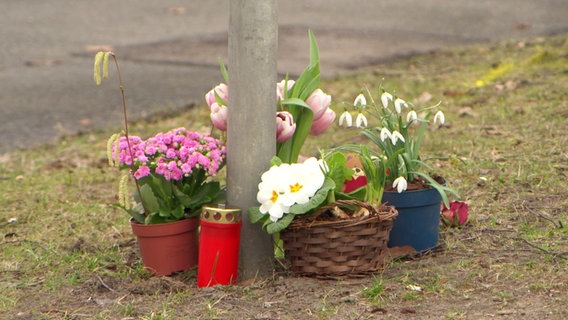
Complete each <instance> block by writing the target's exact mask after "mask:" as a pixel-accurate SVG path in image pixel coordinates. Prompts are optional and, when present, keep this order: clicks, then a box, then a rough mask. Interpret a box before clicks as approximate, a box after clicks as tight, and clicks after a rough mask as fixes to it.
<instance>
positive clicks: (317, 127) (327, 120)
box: [310, 108, 335, 136]
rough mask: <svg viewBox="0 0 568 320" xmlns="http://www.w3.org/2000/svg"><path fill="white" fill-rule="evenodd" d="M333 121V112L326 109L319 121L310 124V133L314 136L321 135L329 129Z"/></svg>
mask: <svg viewBox="0 0 568 320" xmlns="http://www.w3.org/2000/svg"><path fill="white" fill-rule="evenodd" d="M333 121H335V112H333V110H331V109H329V108H328V109H327V110H325V112H324V113H323V115H322V116H321V117H320V118H319V119H317V120H315V121H313V122H312V127H311V129H310V133H311V134H312V135H314V136H317V135H318V134H321V133H322V132H324V131H325V130H326V129H327V128H329V126H330V125H331V124H332V123H333Z"/></svg>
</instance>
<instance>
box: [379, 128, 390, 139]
mask: <svg viewBox="0 0 568 320" xmlns="http://www.w3.org/2000/svg"><path fill="white" fill-rule="evenodd" d="M390 138H391V133H390V131H389V129H387V128H382V129H381V141H383V142H384V141H385V140H387V139H390Z"/></svg>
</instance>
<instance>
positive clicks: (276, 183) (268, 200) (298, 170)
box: [256, 157, 325, 222]
mask: <svg viewBox="0 0 568 320" xmlns="http://www.w3.org/2000/svg"><path fill="white" fill-rule="evenodd" d="M324 181H325V175H324V173H323V171H322V169H321V162H319V161H318V160H317V159H316V158H314V157H312V158H309V159H307V160H306V161H304V162H303V163H293V164H287V163H283V164H281V165H280V166H272V167H271V168H270V169H269V170H268V171H266V172H265V173H263V174H262V177H261V182H260V183H259V184H258V193H257V195H256V200H257V201H258V202H259V203H260V208H259V210H260V212H261V213H263V214H269V215H270V220H271V221H272V222H276V221H278V220H279V219H280V218H282V217H283V216H284V214H286V213H288V212H290V207H291V206H292V205H294V204H296V203H299V204H303V203H307V202H308V201H309V200H310V198H311V197H313V196H314V195H315V193H316V192H317V191H318V190H319V189H320V188H321V186H322V185H323V183H324Z"/></svg>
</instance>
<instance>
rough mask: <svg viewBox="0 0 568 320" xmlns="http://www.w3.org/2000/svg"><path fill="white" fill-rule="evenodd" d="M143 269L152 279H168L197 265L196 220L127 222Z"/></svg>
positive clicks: (197, 221) (197, 223)
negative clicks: (152, 222) (136, 243)
mask: <svg viewBox="0 0 568 320" xmlns="http://www.w3.org/2000/svg"><path fill="white" fill-rule="evenodd" d="M130 226H131V227H132V232H133V233H134V235H136V238H137V240H138V247H139V249H140V256H141V257H142V263H143V264H144V266H145V267H146V268H147V269H148V270H149V271H150V272H152V273H154V274H155V275H159V276H169V275H171V274H173V273H175V272H184V271H188V270H189V269H191V268H193V267H195V266H196V265H197V250H198V247H199V245H198V238H197V235H198V226H199V218H198V217H195V218H188V219H183V220H179V221H175V222H167V223H159V224H148V225H146V224H141V223H137V222H135V221H133V220H130Z"/></svg>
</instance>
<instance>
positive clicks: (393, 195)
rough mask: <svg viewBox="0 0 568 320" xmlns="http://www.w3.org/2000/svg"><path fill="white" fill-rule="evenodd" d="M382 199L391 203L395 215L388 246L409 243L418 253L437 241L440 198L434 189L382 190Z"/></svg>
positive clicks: (433, 245)
mask: <svg viewBox="0 0 568 320" xmlns="http://www.w3.org/2000/svg"><path fill="white" fill-rule="evenodd" d="M383 202H385V203H386V204H387V205H391V206H394V207H395V208H396V210H397V211H398V216H397V217H396V219H395V220H394V224H393V227H392V230H391V232H390V237H389V242H388V246H389V247H400V246H405V245H409V246H411V247H413V248H414V249H415V250H416V251H418V252H421V251H425V250H428V249H431V248H433V247H435V246H436V244H437V243H438V231H439V226H440V209H441V205H442V197H441V196H440V193H438V191H437V190H436V189H434V188H430V189H422V190H413V191H404V192H402V193H398V192H396V191H385V192H384V194H383Z"/></svg>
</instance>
